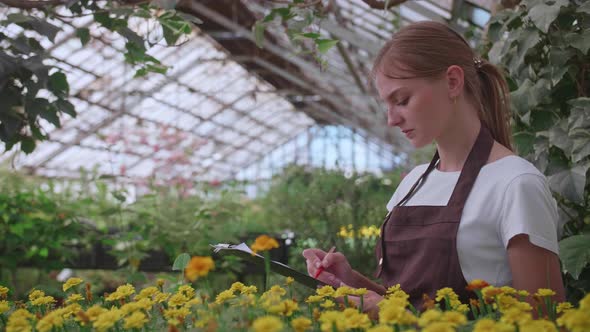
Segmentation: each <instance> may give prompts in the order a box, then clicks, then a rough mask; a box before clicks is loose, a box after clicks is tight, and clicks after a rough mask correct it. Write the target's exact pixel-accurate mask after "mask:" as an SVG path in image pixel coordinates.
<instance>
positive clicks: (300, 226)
mask: <svg viewBox="0 0 590 332" xmlns="http://www.w3.org/2000/svg"><path fill="white" fill-rule="evenodd" d="M399 181H400V176H399V174H398V173H394V174H389V175H387V176H384V177H382V178H381V177H376V176H374V175H371V174H358V173H357V174H351V175H350V176H346V175H345V174H344V173H343V172H342V171H337V170H322V169H313V170H305V169H304V168H302V167H296V166H293V167H291V168H288V169H286V171H285V172H284V173H283V174H281V175H280V176H277V177H276V178H275V179H273V181H272V184H271V186H270V188H269V190H268V192H267V193H266V194H265V195H264V196H263V197H261V198H260V199H259V200H257V201H255V202H253V207H256V206H257V207H258V209H256V208H253V210H257V211H258V213H252V212H250V213H252V215H250V216H249V218H251V219H252V220H259V223H260V224H267V225H268V229H269V231H273V230H274V231H278V230H284V229H289V230H291V231H293V232H294V233H295V236H296V239H295V240H296V241H295V242H296V247H294V248H293V249H292V250H290V253H291V254H292V255H294V257H293V259H291V260H290V265H293V266H294V267H296V268H297V269H300V270H302V271H305V266H304V260H303V259H302V258H301V256H300V254H301V250H302V249H305V248H309V247H318V248H324V249H325V250H328V249H329V248H330V247H332V246H333V245H335V246H336V249H337V250H338V251H341V252H343V253H345V255H346V256H347V257H348V258H349V260H350V262H351V264H352V265H353V266H354V268H356V269H358V271H359V272H363V273H365V274H368V275H371V273H372V272H373V271H374V267H375V262H374V261H375V257H374V248H375V238H370V237H361V238H358V237H357V238H354V239H351V238H347V237H343V236H340V235H339V233H340V231H341V229H342V228H347V229H348V228H352V229H354V230H359V229H361V228H362V227H368V226H371V225H373V226H376V227H379V226H381V222H382V221H383V218H384V217H385V215H386V213H387V210H386V209H385V204H386V203H387V202H388V201H389V199H390V198H391V195H392V193H393V191H394V189H395V188H396V186H397V185H398V183H399Z"/></svg>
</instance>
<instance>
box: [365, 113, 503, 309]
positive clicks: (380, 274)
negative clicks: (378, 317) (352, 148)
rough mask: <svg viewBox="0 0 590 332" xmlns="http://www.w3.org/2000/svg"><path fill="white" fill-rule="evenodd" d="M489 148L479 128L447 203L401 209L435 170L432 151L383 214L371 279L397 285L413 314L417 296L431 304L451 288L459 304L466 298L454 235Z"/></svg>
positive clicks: (418, 302)
mask: <svg viewBox="0 0 590 332" xmlns="http://www.w3.org/2000/svg"><path fill="white" fill-rule="evenodd" d="M493 144H494V140H493V138H492V136H491V135H490V133H489V131H488V129H487V128H486V127H485V126H484V124H483V123H482V126H481V130H480V132H479V135H478V136H477V139H476V141H475V144H474V145H473V148H472V149H471V152H469V156H468V157H467V160H466V161H465V165H464V166H463V169H462V170H461V174H460V176H459V180H458V181H457V184H456V186H455V189H454V190H453V194H452V195H451V198H450V199H449V202H448V204H447V205H446V206H424V205H420V206H405V205H404V204H405V203H406V202H407V201H408V200H409V199H410V198H411V197H412V195H413V194H414V193H415V192H416V191H417V190H418V189H419V188H420V186H421V185H422V184H423V183H424V182H425V181H426V177H428V174H430V172H432V170H433V169H434V168H435V167H436V164H437V162H438V160H439V156H438V151H437V152H436V154H435V155H434V157H433V158H432V161H431V162H430V165H429V166H428V168H427V169H426V171H425V172H424V174H422V176H420V178H419V179H418V181H416V183H414V185H413V186H412V188H411V189H410V192H408V194H407V195H406V196H405V197H404V198H403V199H402V200H401V201H400V202H399V203H398V204H397V205H396V206H395V207H394V208H393V209H392V210H391V212H389V213H388V214H387V217H386V218H385V221H384V222H383V225H382V226H381V237H380V239H379V241H378V242H377V247H376V255H377V260H378V266H377V271H376V277H377V278H381V279H382V282H383V285H384V286H386V287H389V286H392V285H395V284H400V285H401V288H402V289H403V290H404V291H405V292H407V293H408V294H409V295H410V302H411V303H412V304H413V305H414V307H415V308H416V309H418V310H421V309H422V304H423V300H422V298H423V294H427V295H428V296H429V297H430V298H431V299H434V296H435V294H436V291H437V290H438V289H441V288H444V287H451V288H452V289H453V290H454V291H455V292H456V293H457V294H458V295H459V298H460V300H461V301H462V302H463V303H468V302H467V301H468V299H469V298H470V297H472V296H470V295H471V294H470V292H469V291H467V289H466V288H465V287H466V286H467V282H466V281H465V277H464V276H463V272H462V271H461V266H460V265H459V256H458V254H457V230H458V229H459V223H460V222H461V213H462V212H463V207H464V206H465V202H466V201H467V197H468V196H469V193H470V192H471V188H473V184H474V183H475V179H476V178H477V175H478V174H479V171H480V169H481V168H482V166H483V165H485V164H486V162H487V160H488V158H489V155H490V151H491V150H492V145H493ZM383 252H385V254H383ZM474 296H475V295H473V297H474Z"/></svg>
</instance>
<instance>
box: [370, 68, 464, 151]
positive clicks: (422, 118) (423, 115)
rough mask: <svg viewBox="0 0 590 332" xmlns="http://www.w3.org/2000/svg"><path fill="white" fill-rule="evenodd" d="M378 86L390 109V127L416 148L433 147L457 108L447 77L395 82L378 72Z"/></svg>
mask: <svg viewBox="0 0 590 332" xmlns="http://www.w3.org/2000/svg"><path fill="white" fill-rule="evenodd" d="M375 83H376V86H377V91H378V92H379V97H380V98H381V100H382V101H383V102H384V103H385V105H386V106H387V124H388V125H389V126H391V127H399V128H400V129H401V131H402V132H403V133H404V134H405V135H406V137H407V138H408V139H409V140H410V142H411V143H412V145H413V146H414V147H416V148H421V147H423V146H425V145H427V144H430V143H431V142H432V141H433V140H436V139H437V138H438V137H439V136H440V135H441V134H442V133H443V131H444V129H445V128H446V127H447V125H448V124H449V120H450V118H451V115H452V111H453V105H452V102H451V99H450V97H449V89H448V84H447V80H446V79H445V76H444V75H443V76H441V77H440V78H439V79H423V78H410V79H393V78H389V77H387V76H385V75H384V74H383V73H381V72H380V71H378V73H377V76H376V79H375Z"/></svg>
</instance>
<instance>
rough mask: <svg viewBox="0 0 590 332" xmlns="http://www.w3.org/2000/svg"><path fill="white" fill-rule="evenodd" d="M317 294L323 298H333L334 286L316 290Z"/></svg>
mask: <svg viewBox="0 0 590 332" xmlns="http://www.w3.org/2000/svg"><path fill="white" fill-rule="evenodd" d="M315 293H316V294H318V295H319V296H323V297H326V296H332V295H334V288H333V287H332V286H329V285H326V286H323V287H321V288H318V289H316V290H315Z"/></svg>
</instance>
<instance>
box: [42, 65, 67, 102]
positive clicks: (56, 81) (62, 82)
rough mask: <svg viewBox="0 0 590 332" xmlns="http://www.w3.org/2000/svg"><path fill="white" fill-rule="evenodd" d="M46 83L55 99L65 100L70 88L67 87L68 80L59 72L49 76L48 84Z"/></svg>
mask: <svg viewBox="0 0 590 332" xmlns="http://www.w3.org/2000/svg"><path fill="white" fill-rule="evenodd" d="M47 83H48V84H47V88H48V89H49V91H51V92H52V93H53V94H54V95H55V96H56V97H59V98H66V97H67V96H68V94H69V91H70V86H69V85H68V79H67V78H66V75H65V74H64V73H62V72H60V71H58V72H56V73H54V74H53V75H51V76H49V82H47Z"/></svg>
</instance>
